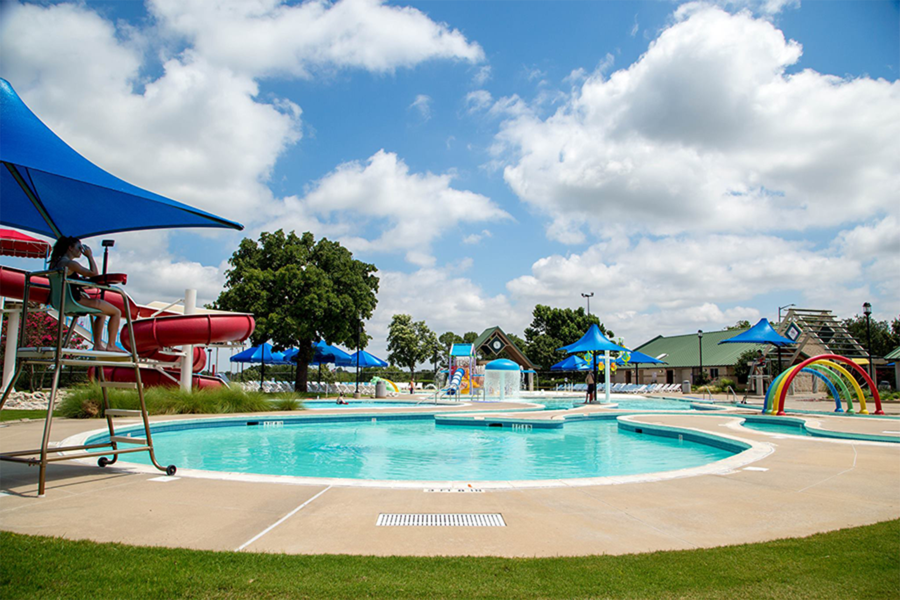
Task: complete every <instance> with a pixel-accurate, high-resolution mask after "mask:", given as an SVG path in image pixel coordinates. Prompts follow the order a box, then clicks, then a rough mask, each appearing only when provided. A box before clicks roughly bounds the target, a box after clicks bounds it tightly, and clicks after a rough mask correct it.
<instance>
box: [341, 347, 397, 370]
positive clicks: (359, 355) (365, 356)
mask: <svg viewBox="0 0 900 600" xmlns="http://www.w3.org/2000/svg"><path fill="white" fill-rule="evenodd" d="M357 359H359V366H360V368H363V369H364V368H366V367H386V366H388V363H387V361H385V360H381V359H380V358H378V357H377V356H373V355H371V354H369V353H368V352H366V351H365V350H360V351H359V352H354V353H353V354H351V355H350V364H351V365H354V366H355V365H356V363H357Z"/></svg>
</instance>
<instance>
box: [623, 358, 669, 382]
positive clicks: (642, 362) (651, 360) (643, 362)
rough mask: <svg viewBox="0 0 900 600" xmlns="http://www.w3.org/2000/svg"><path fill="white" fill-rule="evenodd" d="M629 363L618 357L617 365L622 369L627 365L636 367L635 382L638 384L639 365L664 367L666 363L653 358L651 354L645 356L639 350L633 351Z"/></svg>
mask: <svg viewBox="0 0 900 600" xmlns="http://www.w3.org/2000/svg"><path fill="white" fill-rule="evenodd" d="M629 354H630V355H629V357H628V362H625V361H624V360H622V357H621V356H618V357H616V364H617V365H619V366H620V367H624V366H627V365H634V381H635V383H637V381H638V365H647V364H650V365H664V364H666V363H665V362H663V361H661V360H659V359H658V358H653V357H652V356H650V355H649V354H644V353H643V352H638V351H637V350H632V351H631V352H630V353H629Z"/></svg>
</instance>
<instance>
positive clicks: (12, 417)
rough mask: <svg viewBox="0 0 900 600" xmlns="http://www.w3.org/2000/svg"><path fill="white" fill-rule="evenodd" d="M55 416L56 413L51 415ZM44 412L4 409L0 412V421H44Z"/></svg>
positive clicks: (45, 414) (45, 412)
mask: <svg viewBox="0 0 900 600" xmlns="http://www.w3.org/2000/svg"><path fill="white" fill-rule="evenodd" d="M53 414H54V416H56V413H53ZM46 417H47V411H46V410H19V409H16V408H12V409H10V408H4V409H3V410H0V421H17V420H19V419H44V418H46Z"/></svg>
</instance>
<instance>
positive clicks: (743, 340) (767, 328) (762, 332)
mask: <svg viewBox="0 0 900 600" xmlns="http://www.w3.org/2000/svg"><path fill="white" fill-rule="evenodd" d="M719 343H720V344H768V345H770V346H775V347H776V348H778V372H779V373H781V349H782V348H784V347H785V346H793V345H794V344H796V342H794V341H793V340H791V339H789V338H786V337H784V336H783V335H781V334H780V333H778V332H777V331H775V328H774V327H772V325H771V324H770V323H769V320H768V319H765V318H763V319H760V320H759V323H757V324H756V325H754V326H753V327H751V328H750V329H748V330H747V331H744V332H743V333H739V334H737V335H736V336H734V337H730V338H728V339H726V340H722V341H721V342H719Z"/></svg>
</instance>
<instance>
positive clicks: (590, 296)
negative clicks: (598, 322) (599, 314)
mask: <svg viewBox="0 0 900 600" xmlns="http://www.w3.org/2000/svg"><path fill="white" fill-rule="evenodd" d="M581 297H582V298H587V308H588V316H589V317H590V316H591V298H593V297H594V292H591V293H590V294H585V293H582V294H581Z"/></svg>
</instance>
